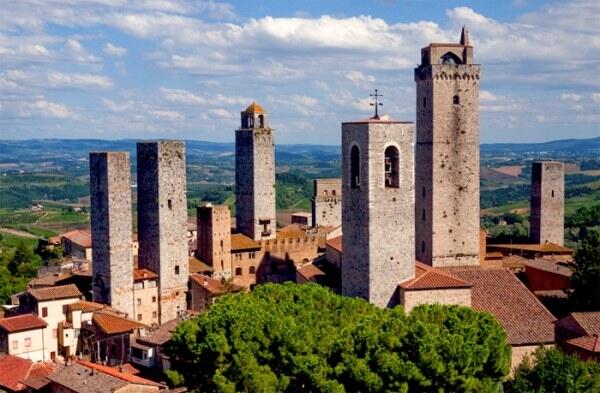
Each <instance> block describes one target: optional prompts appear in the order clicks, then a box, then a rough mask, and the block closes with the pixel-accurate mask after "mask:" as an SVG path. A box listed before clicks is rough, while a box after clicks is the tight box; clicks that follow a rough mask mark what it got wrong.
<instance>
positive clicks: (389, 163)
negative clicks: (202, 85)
mask: <svg viewBox="0 0 600 393" xmlns="http://www.w3.org/2000/svg"><path fill="white" fill-rule="evenodd" d="M413 175H414V172H413V125H412V123H409V122H397V121H391V120H380V119H378V118H371V119H367V120H361V121H357V122H352V123H343V124H342V176H343V177H342V187H343V188H342V198H343V203H342V221H343V228H344V257H343V264H342V294H343V295H346V296H356V297H362V298H364V299H366V300H368V301H369V302H371V303H373V304H375V305H377V306H380V307H386V306H393V305H395V304H397V303H398V294H397V290H398V283H400V282H401V281H403V280H407V279H410V278H412V277H414V274H415V255H414V248H413V247H412V245H413V244H414V241H415V238H414V234H415V226H414V183H413V182H414V178H413Z"/></svg>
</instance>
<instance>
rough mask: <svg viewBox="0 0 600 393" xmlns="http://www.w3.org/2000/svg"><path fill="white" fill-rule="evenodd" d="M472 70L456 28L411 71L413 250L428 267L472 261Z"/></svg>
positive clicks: (475, 171)
mask: <svg viewBox="0 0 600 393" xmlns="http://www.w3.org/2000/svg"><path fill="white" fill-rule="evenodd" d="M479 68H480V66H479V65H477V64H473V47H472V46H471V44H470V43H469V40H468V33H467V31H466V30H465V29H463V33H462V37H461V41H460V44H430V45H429V46H427V47H425V48H423V49H421V64H420V65H419V66H418V67H417V68H416V69H415V82H416V84H417V105H416V106H417V108H416V109H417V148H416V173H415V198H416V199H415V220H416V234H415V236H416V242H415V247H416V255H417V259H418V260H420V261H422V262H424V263H427V264H428V265H432V266H434V267H446V266H465V265H478V264H479V78H480V75H479Z"/></svg>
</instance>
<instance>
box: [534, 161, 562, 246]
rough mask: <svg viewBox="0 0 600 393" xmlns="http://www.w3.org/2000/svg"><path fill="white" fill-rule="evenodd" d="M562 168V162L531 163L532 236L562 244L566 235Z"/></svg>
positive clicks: (539, 241)
mask: <svg viewBox="0 0 600 393" xmlns="http://www.w3.org/2000/svg"><path fill="white" fill-rule="evenodd" d="M564 220H565V169H564V165H563V163H562V162H557V161H541V162H533V163H532V165H531V240H532V241H533V242H534V243H538V244H541V243H554V244H559V245H561V246H562V245H563V243H564V239H565V222H564Z"/></svg>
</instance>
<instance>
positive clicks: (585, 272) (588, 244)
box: [570, 230, 600, 310]
mask: <svg viewBox="0 0 600 393" xmlns="http://www.w3.org/2000/svg"><path fill="white" fill-rule="evenodd" d="M571 287H572V288H573V292H571V295H570V300H571V301H572V303H573V305H574V307H576V308H577V309H580V310H600V230H595V231H590V232H589V233H588V235H587V236H586V238H585V239H584V240H583V241H582V242H581V246H580V247H579V249H578V250H577V252H575V270H574V272H573V275H572V276H571Z"/></svg>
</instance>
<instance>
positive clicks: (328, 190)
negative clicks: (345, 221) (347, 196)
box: [312, 179, 342, 227]
mask: <svg viewBox="0 0 600 393" xmlns="http://www.w3.org/2000/svg"><path fill="white" fill-rule="evenodd" d="M313 184H314V188H313V197H312V226H313V227H317V226H330V227H338V226H340V225H341V224H342V179H315V180H314V183H313Z"/></svg>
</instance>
